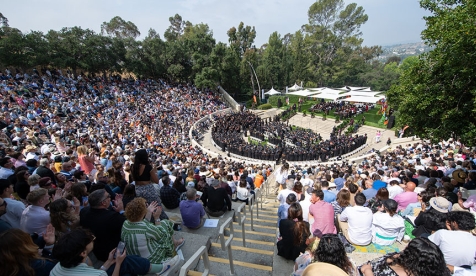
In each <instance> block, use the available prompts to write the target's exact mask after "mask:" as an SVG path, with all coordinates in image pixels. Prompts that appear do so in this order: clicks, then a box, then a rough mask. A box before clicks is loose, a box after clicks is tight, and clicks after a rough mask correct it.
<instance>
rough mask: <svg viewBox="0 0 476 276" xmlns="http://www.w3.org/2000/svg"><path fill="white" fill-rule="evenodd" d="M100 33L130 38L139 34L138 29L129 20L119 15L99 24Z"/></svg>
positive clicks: (134, 37)
mask: <svg viewBox="0 0 476 276" xmlns="http://www.w3.org/2000/svg"><path fill="white" fill-rule="evenodd" d="M101 34H103V35H104V34H107V35H108V36H111V37H118V38H132V39H136V38H137V37H138V36H140V32H139V29H138V28H137V26H136V25H135V24H134V23H132V22H131V21H125V20H124V19H122V18H121V17H120V16H115V17H113V18H112V19H111V20H110V21H109V22H103V23H102V24H101Z"/></svg>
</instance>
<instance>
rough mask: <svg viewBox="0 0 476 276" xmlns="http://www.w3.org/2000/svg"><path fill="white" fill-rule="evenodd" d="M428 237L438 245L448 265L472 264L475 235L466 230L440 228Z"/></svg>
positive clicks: (475, 250)
mask: <svg viewBox="0 0 476 276" xmlns="http://www.w3.org/2000/svg"><path fill="white" fill-rule="evenodd" d="M428 239H429V240H430V241H432V242H433V243H434V244H436V245H438V247H440V249H441V252H443V255H444V256H445V261H446V263H447V264H449V265H453V266H462V265H472V264H473V263H474V256H475V253H476V237H475V236H473V235H472V234H471V233H469V232H467V231H450V230H446V229H441V230H438V231H436V232H435V233H433V235H431V236H429V237H428Z"/></svg>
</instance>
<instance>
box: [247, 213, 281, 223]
mask: <svg viewBox="0 0 476 276" xmlns="http://www.w3.org/2000/svg"><path fill="white" fill-rule="evenodd" d="M260 211H261V210H260ZM246 220H251V218H250V217H246ZM253 221H257V222H268V223H276V220H270V219H259V218H258V219H257V218H253Z"/></svg>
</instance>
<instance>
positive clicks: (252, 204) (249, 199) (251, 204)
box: [248, 194, 255, 231]
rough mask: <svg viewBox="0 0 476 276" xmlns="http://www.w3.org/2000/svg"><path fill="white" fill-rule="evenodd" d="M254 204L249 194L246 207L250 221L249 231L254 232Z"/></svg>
mask: <svg viewBox="0 0 476 276" xmlns="http://www.w3.org/2000/svg"><path fill="white" fill-rule="evenodd" d="M254 204H255V199H254V197H253V195H252V194H251V195H250V196H249V197H248V207H249V211H250V220H251V231H254V230H255V229H254V227H253V207H254Z"/></svg>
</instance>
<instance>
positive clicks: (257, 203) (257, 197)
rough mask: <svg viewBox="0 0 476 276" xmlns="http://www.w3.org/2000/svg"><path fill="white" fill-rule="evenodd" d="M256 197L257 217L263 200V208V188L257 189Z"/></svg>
mask: <svg viewBox="0 0 476 276" xmlns="http://www.w3.org/2000/svg"><path fill="white" fill-rule="evenodd" d="M255 198H256V202H255V204H256V218H259V203H260V202H261V209H263V197H262V193H261V188H258V189H255Z"/></svg>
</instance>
